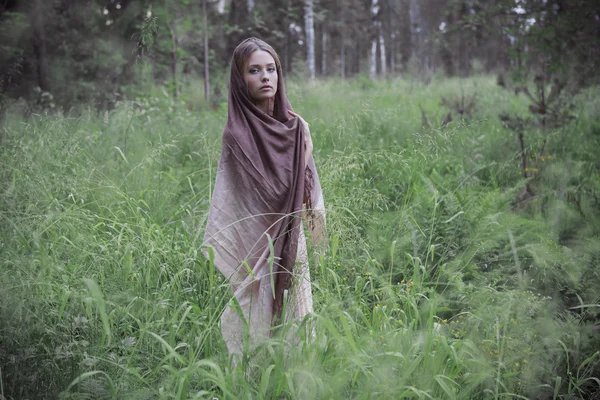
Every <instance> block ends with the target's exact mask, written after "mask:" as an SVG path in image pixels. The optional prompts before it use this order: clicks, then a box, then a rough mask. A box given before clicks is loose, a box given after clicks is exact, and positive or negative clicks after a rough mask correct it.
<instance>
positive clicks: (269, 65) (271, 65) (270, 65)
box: [248, 63, 275, 68]
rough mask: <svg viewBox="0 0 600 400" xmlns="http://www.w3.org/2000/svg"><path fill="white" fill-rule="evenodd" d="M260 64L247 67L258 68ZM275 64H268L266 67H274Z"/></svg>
mask: <svg viewBox="0 0 600 400" xmlns="http://www.w3.org/2000/svg"><path fill="white" fill-rule="evenodd" d="M260 66H261V65H260V64H252V65H248V68H252V67H260ZM274 66H275V63H269V64H267V67H274Z"/></svg>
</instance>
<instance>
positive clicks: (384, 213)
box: [0, 77, 600, 400]
mask: <svg viewBox="0 0 600 400" xmlns="http://www.w3.org/2000/svg"><path fill="white" fill-rule="evenodd" d="M201 93H202V89H201V86H200V87H199V88H196V87H195V86H194V85H192V84H190V85H189V86H188V89H187V90H184V93H182V100H181V101H180V102H177V103H176V102H174V101H173V99H172V98H171V97H169V96H168V95H166V92H165V91H162V90H160V89H156V90H155V91H152V92H150V93H149V94H148V95H147V96H145V97H143V98H138V99H136V101H130V102H123V103H119V104H117V106H116V107H115V109H113V110H111V111H108V112H102V113H98V112H96V111H94V110H93V109H91V108H90V110H87V111H86V110H85V109H82V110H80V111H79V112H77V113H75V112H72V113H65V114H53V115H43V114H34V115H31V116H30V117H28V118H24V117H22V116H20V111H19V109H18V107H17V106H16V105H15V106H14V108H13V109H10V110H9V111H8V112H7V114H6V116H5V119H4V120H3V121H1V122H0V144H1V147H0V279H1V282H2V290H1V291H0V369H1V374H0V377H1V381H0V399H3V398H7V399H42V398H47V399H55V398H64V399H110V398H119V399H171V398H173V399H189V398H203V399H211V398H212V397H217V398H219V399H221V400H222V399H234V398H240V399H263V398H272V399H380V398H389V399H402V398H415V399H417V398H418V399H519V398H520V399H527V398H533V399H535V398H540V399H576V398H579V399H590V398H592V396H593V395H594V394H598V393H599V392H600V380H599V379H598V377H599V376H600V353H599V352H598V350H599V349H600V100H599V98H600V97H599V94H600V93H599V92H598V89H597V88H592V89H589V90H587V91H585V92H582V93H580V94H578V95H577V97H575V98H574V99H573V102H574V107H575V108H574V109H573V110H572V112H573V113H574V114H577V118H576V119H574V120H572V121H570V122H569V123H568V124H566V125H564V126H561V127H557V128H546V129H542V128H540V127H535V126H530V127H528V128H527V129H526V130H525V133H524V140H525V143H526V146H527V147H528V157H529V164H528V165H529V168H530V169H531V178H530V183H529V185H530V187H531V190H532V193H531V194H530V195H529V196H528V199H527V200H526V201H521V202H518V201H516V199H517V198H522V193H523V190H522V189H523V187H524V185H525V183H526V180H525V179H524V178H523V176H522V170H521V148H520V145H519V141H518V139H517V134H516V133H515V132H513V131H511V130H509V129H506V128H504V127H503V125H502V124H501V122H500V120H499V118H498V114H499V113H501V112H508V113H511V114H512V115H521V116H522V117H531V118H533V117H532V116H531V114H530V113H529V111H528V109H527V107H528V105H529V102H528V100H527V99H526V98H525V96H523V95H521V96H517V95H515V94H514V93H513V92H511V91H509V90H505V89H502V88H500V87H498V86H497V85H496V82H495V78H493V77H478V78H469V79H467V80H458V79H443V80H436V79H434V80H433V82H431V83H430V84H427V85H426V84H424V83H421V82H418V81H410V80H396V81H378V82H371V81H369V80H366V79H363V80H356V81H348V82H346V83H344V84H341V83H340V82H338V81H317V82H316V83H314V84H311V85H306V84H301V82H291V83H290V84H289V85H288V96H289V98H290V100H291V102H292V104H293V105H294V108H295V110H296V111H297V112H298V113H300V114H301V115H302V116H303V117H304V118H305V119H306V120H307V121H308V122H309V124H310V125H311V133H312V137H313V141H314V146H315V159H316V163H317V168H318V169H319V173H320V177H321V183H322V187H323V192H324V196H325V202H326V206H327V212H328V236H329V251H328V252H327V254H326V255H325V256H324V257H323V259H322V260H321V263H320V264H319V265H313V266H311V268H312V270H311V274H312V278H313V294H314V301H315V313H314V315H312V316H310V318H309V319H308V320H306V321H304V322H306V323H310V324H312V325H313V326H314V327H315V332H316V339H315V340H312V341H310V340H309V341H303V344H301V345H300V346H295V347H292V348H289V346H286V345H285V343H284V342H283V341H282V340H281V336H282V335H279V336H277V337H274V338H273V339H272V340H271V341H269V342H267V343H265V344H264V346H263V347H262V348H261V349H260V350H261V352H260V355H258V356H257V357H254V358H253V359H252V360H251V362H250V365H247V366H246V365H242V366H239V367H238V368H237V369H234V370H231V368H230V367H229V366H228V361H227V353H226V350H225V346H224V343H223V341H222V339H221V335H220V328H219V326H218V322H219V316H220V313H221V312H222V310H223V308H224V306H225V304H226V303H227V301H228V300H229V298H230V297H231V294H230V292H229V291H228V288H227V286H226V284H225V283H224V281H223V279H222V277H221V276H220V274H219V273H218V272H217V271H216V270H215V269H214V268H213V266H211V265H210V264H209V263H208V262H207V261H206V260H205V259H204V258H203V257H202V255H201V253H200V247H201V244H202V239H203V230H204V225H205V221H206V215H207V211H208V206H209V203H210V196H211V189H212V185H213V183H214V177H215V171H216V167H217V163H218V159H219V152H220V148H221V134H222V132H223V127H224V124H225V122H226V118H227V112H226V104H222V105H221V106H220V107H218V108H216V109H215V108H208V107H204V106H203V104H202V102H201V101H200V100H197V99H198V98H200V97H201ZM461 93H464V95H465V97H468V96H471V95H473V94H476V98H477V102H476V106H477V107H476V109H475V111H474V113H473V117H472V118H470V119H468V120H461V119H460V118H459V117H458V116H457V115H454V116H453V122H451V123H450V124H449V125H447V126H445V127H443V128H442V127H440V121H441V120H442V119H443V117H444V116H445V115H446V114H447V113H448V109H447V108H445V107H444V106H442V105H441V97H442V96H446V97H449V98H450V97H453V96H455V95H458V96H460V95H461ZM419 106H421V107H422V108H423V110H424V111H425V113H426V115H427V117H428V120H429V122H430V124H431V127H429V128H427V127H423V126H422V114H421V111H420V108H419ZM545 139H547V143H546V144H545V145H544V140H545ZM285 329H287V327H284V330H285Z"/></svg>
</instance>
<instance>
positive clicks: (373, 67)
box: [369, 0, 379, 79]
mask: <svg viewBox="0 0 600 400" xmlns="http://www.w3.org/2000/svg"><path fill="white" fill-rule="evenodd" d="M378 13H379V5H378V0H372V2H371V30H372V33H371V35H372V37H373V39H371V54H370V68H369V77H370V78H371V79H372V78H375V75H377V34H376V33H375V32H376V30H377V14H378Z"/></svg>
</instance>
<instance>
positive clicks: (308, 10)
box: [304, 0, 315, 79]
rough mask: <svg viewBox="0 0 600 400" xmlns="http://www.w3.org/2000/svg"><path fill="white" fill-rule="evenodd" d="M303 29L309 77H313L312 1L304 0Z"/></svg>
mask: <svg viewBox="0 0 600 400" xmlns="http://www.w3.org/2000/svg"><path fill="white" fill-rule="evenodd" d="M304 30H305V31H306V62H307V64H308V71H309V73H310V79H315V24H314V17H313V2H312V0H306V2H305V4H304Z"/></svg>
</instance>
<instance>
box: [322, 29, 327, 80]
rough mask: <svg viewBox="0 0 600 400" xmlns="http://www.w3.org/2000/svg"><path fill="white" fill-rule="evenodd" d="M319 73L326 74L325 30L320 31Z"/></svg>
mask: <svg viewBox="0 0 600 400" xmlns="http://www.w3.org/2000/svg"><path fill="white" fill-rule="evenodd" d="M321 75H323V76H325V75H327V31H326V30H325V27H323V32H322V33H321Z"/></svg>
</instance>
